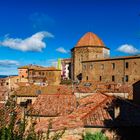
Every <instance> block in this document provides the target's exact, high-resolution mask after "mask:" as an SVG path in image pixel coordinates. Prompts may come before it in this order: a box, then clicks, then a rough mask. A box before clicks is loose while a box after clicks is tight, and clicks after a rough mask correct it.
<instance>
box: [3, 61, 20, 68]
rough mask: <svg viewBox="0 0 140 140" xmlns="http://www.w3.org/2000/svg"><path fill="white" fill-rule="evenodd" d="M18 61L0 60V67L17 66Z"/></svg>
mask: <svg viewBox="0 0 140 140" xmlns="http://www.w3.org/2000/svg"><path fill="white" fill-rule="evenodd" d="M18 65H19V62H18V61H15V60H0V67H11V66H18Z"/></svg>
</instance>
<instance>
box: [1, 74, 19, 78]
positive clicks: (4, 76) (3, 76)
mask: <svg viewBox="0 0 140 140" xmlns="http://www.w3.org/2000/svg"><path fill="white" fill-rule="evenodd" d="M8 76H17V75H0V78H6V77H8Z"/></svg>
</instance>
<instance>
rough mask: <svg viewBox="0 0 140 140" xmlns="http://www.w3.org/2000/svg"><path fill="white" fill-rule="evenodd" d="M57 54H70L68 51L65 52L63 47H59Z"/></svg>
mask: <svg viewBox="0 0 140 140" xmlns="http://www.w3.org/2000/svg"><path fill="white" fill-rule="evenodd" d="M56 51H57V52H60V53H68V51H67V50H65V49H64V48H63V47H59V48H57V49H56Z"/></svg>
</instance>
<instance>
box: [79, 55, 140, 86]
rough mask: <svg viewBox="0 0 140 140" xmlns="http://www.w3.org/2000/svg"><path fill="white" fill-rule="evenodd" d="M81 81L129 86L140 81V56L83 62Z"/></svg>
mask: <svg viewBox="0 0 140 140" xmlns="http://www.w3.org/2000/svg"><path fill="white" fill-rule="evenodd" d="M82 64H83V68H82V74H83V81H93V82H103V83H107V82H109V83H111V82H114V83H120V84H131V83H135V82H136V81H138V80H140V70H139V67H140V56H127V57H118V58H108V59H98V60H88V61H83V62H82Z"/></svg>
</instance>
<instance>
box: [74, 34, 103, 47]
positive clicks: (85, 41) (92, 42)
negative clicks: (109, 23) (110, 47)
mask: <svg viewBox="0 0 140 140" xmlns="http://www.w3.org/2000/svg"><path fill="white" fill-rule="evenodd" d="M83 46H105V45H104V43H103V41H102V40H101V39H100V38H99V37H98V36H97V35H96V34H94V33H92V32H87V33H86V34H85V35H84V36H82V37H81V38H80V40H79V41H78V43H77V44H76V47H83Z"/></svg>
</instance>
